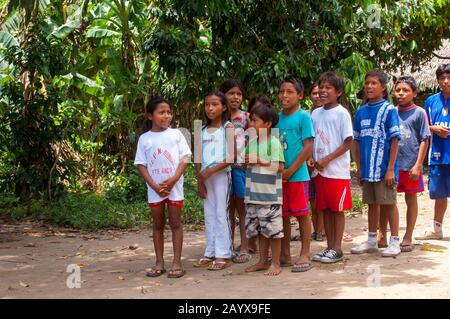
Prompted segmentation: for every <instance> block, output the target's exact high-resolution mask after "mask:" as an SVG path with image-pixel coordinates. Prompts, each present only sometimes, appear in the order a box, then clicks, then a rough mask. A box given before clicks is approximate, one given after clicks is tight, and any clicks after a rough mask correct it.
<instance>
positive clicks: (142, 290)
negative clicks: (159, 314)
mask: <svg viewBox="0 0 450 319" xmlns="http://www.w3.org/2000/svg"><path fill="white" fill-rule="evenodd" d="M141 293H142V294H144V295H145V294H146V293H148V289H146V288H144V287H141Z"/></svg>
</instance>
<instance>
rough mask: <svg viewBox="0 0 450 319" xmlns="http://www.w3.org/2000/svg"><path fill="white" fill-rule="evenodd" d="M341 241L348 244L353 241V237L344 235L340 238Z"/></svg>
mask: <svg viewBox="0 0 450 319" xmlns="http://www.w3.org/2000/svg"><path fill="white" fill-rule="evenodd" d="M342 241H344V242H346V243H349V242H352V241H353V237H352V235H350V234H345V235H344V236H342Z"/></svg>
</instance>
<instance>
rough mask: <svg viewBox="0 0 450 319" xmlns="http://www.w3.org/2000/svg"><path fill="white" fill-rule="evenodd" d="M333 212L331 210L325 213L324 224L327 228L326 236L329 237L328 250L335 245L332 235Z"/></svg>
mask: <svg viewBox="0 0 450 319" xmlns="http://www.w3.org/2000/svg"><path fill="white" fill-rule="evenodd" d="M331 214H332V212H330V211H329V210H324V211H323V224H324V226H325V227H324V228H325V235H327V249H332V248H333V244H334V236H333V235H332V233H333V230H332V227H333V226H332V216H331Z"/></svg>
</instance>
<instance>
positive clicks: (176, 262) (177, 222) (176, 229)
mask: <svg viewBox="0 0 450 319" xmlns="http://www.w3.org/2000/svg"><path fill="white" fill-rule="evenodd" d="M168 207H169V225H170V229H171V230H172V243H173V262H172V269H182V268H183V267H182V265H181V251H182V248H183V224H182V223H181V207H177V206H172V205H168Z"/></svg>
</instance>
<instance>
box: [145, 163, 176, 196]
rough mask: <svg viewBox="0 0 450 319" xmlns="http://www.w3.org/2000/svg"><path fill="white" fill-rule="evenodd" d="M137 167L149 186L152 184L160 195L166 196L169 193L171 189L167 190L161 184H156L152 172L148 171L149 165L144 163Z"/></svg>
mask: <svg viewBox="0 0 450 319" xmlns="http://www.w3.org/2000/svg"><path fill="white" fill-rule="evenodd" d="M137 169H138V171H139V174H141V176H142V178H144V180H145V182H146V183H147V185H148V186H150V187H151V188H152V189H153V190H154V191H155V192H156V193H157V194H158V195H159V196H161V197H164V196H167V195H169V193H170V192H169V191H167V190H166V189H165V188H164V187H162V186H161V185H158V184H156V183H155V182H154V181H153V179H152V177H151V176H150V174H149V173H148V171H147V167H146V166H145V165H142V164H138V165H137Z"/></svg>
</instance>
